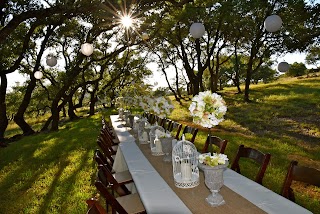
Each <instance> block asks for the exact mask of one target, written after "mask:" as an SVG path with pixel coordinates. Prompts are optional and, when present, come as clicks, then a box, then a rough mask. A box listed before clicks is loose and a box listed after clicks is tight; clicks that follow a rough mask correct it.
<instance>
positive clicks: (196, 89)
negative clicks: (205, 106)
mask: <svg viewBox="0 0 320 214" xmlns="http://www.w3.org/2000/svg"><path fill="white" fill-rule="evenodd" d="M191 84H192V92H193V96H196V95H197V94H199V92H200V85H199V81H198V80H194V81H193V82H191Z"/></svg>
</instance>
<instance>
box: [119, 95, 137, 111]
mask: <svg viewBox="0 0 320 214" xmlns="http://www.w3.org/2000/svg"><path fill="white" fill-rule="evenodd" d="M115 105H116V106H117V107H118V108H122V109H127V110H128V109H130V108H132V107H134V106H135V105H136V101H135V99H134V98H133V97H117V98H116V100H115Z"/></svg>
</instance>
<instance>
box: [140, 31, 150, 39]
mask: <svg viewBox="0 0 320 214" xmlns="http://www.w3.org/2000/svg"><path fill="white" fill-rule="evenodd" d="M141 38H142V40H148V39H149V35H148V34H147V33H143V34H142V35H141Z"/></svg>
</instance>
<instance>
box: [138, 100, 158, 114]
mask: <svg viewBox="0 0 320 214" xmlns="http://www.w3.org/2000/svg"><path fill="white" fill-rule="evenodd" d="M137 100H138V103H139V106H140V107H141V108H142V109H143V110H144V111H145V112H148V111H150V110H151V109H152V108H151V106H152V105H153V103H154V102H155V101H154V99H152V98H151V97H149V96H141V97H138V98H137Z"/></svg>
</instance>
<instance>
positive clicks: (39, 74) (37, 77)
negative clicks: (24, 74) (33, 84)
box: [34, 71, 43, 80]
mask: <svg viewBox="0 0 320 214" xmlns="http://www.w3.org/2000/svg"><path fill="white" fill-rule="evenodd" d="M34 77H35V78H36V79H38V80H39V79H41V78H42V77H43V74H42V72H41V71H36V72H34Z"/></svg>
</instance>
